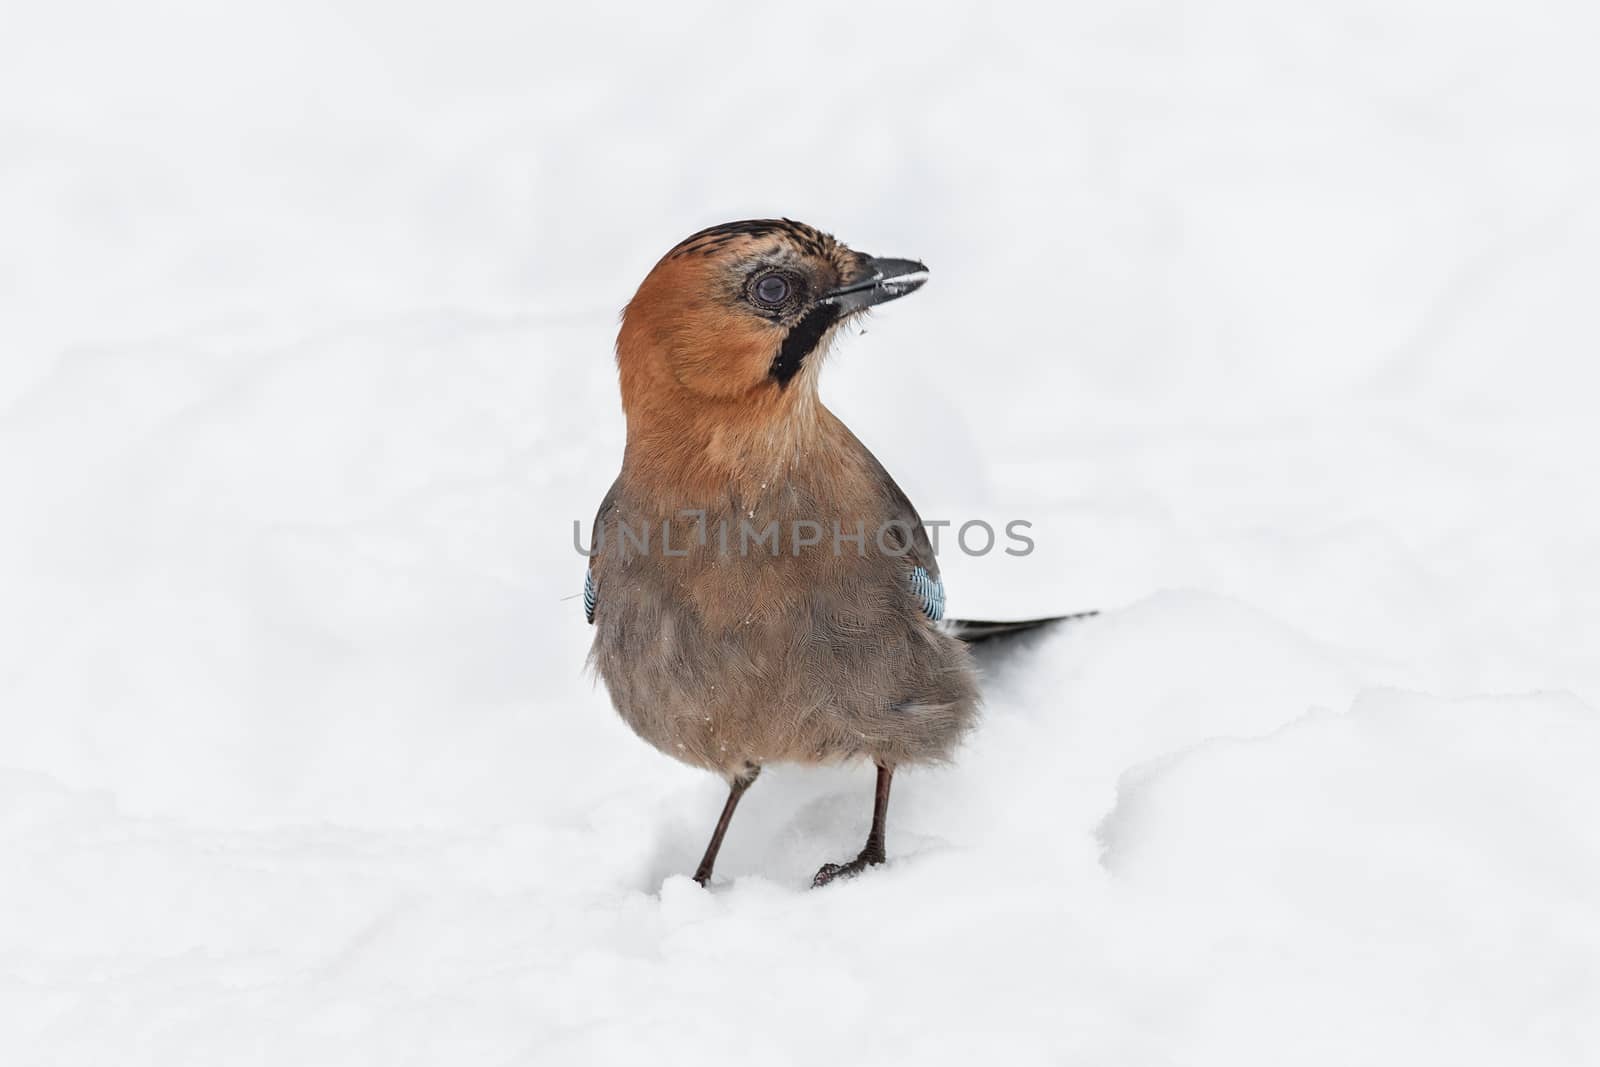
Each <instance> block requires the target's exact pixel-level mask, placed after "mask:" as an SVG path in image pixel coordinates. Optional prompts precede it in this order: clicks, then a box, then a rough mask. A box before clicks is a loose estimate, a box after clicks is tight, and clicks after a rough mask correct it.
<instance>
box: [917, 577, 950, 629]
mask: <svg viewBox="0 0 1600 1067" xmlns="http://www.w3.org/2000/svg"><path fill="white" fill-rule="evenodd" d="M911 591H912V592H913V593H916V594H917V597H918V599H920V600H921V601H922V613H923V614H924V615H926V616H927V617H928V618H930V619H932V620H933V621H934V622H938V621H939V620H940V619H943V618H944V582H943V581H942V580H940V579H938V578H934V577H931V576H930V575H929V574H928V572H927V571H926V570H924V569H923V568H921V567H918V568H916V569H915V570H913V571H912V572H911Z"/></svg>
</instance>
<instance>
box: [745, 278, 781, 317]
mask: <svg viewBox="0 0 1600 1067" xmlns="http://www.w3.org/2000/svg"><path fill="white" fill-rule="evenodd" d="M790 288H791V287H790V285H789V279H788V278H785V277H784V276H783V275H781V274H763V275H762V276H761V277H759V278H757V279H756V283H755V284H754V285H752V286H751V287H750V295H751V296H753V297H754V298H755V301H756V303H758V304H760V305H761V306H762V307H764V308H769V309H771V308H779V307H782V306H783V302H784V301H785V300H788V299H789V290H790Z"/></svg>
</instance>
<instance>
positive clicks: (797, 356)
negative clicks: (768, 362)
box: [770, 304, 841, 386]
mask: <svg viewBox="0 0 1600 1067" xmlns="http://www.w3.org/2000/svg"><path fill="white" fill-rule="evenodd" d="M840 314H841V312H840V310H839V309H838V308H837V307H834V306H833V305H832V304H818V305H817V306H816V307H814V308H812V309H811V310H810V311H808V312H806V313H805V315H804V316H803V317H802V318H801V319H800V321H799V322H797V323H795V324H794V325H793V326H791V327H789V333H788V336H786V337H784V339H783V344H782V345H781V346H779V348H778V354H777V355H776V356H774V357H773V359H772V370H771V371H770V373H771V375H772V376H773V377H774V378H776V379H778V384H779V385H780V386H783V385H788V384H789V379H790V378H793V377H794V376H795V375H796V374H799V373H800V367H801V366H802V365H803V364H804V363H805V359H806V357H807V356H809V355H810V354H811V352H812V350H813V349H814V348H816V347H817V345H818V344H819V343H820V342H821V341H822V335H823V334H825V333H827V332H828V331H829V330H830V329H832V328H833V325H834V323H836V322H838V321H839V316H840Z"/></svg>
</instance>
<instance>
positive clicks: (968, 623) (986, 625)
mask: <svg viewBox="0 0 1600 1067" xmlns="http://www.w3.org/2000/svg"><path fill="white" fill-rule="evenodd" d="M1098 614H1100V613H1099V612H1098V611H1080V612H1078V613H1077V614H1075V615H1051V616H1049V617H1048V618H1043V619H1018V620H1016V621H1014V622H994V621H989V620H984V619H950V620H949V621H948V622H946V623H945V626H946V627H947V628H948V629H949V631H950V633H951V634H953V635H955V636H956V637H959V638H961V640H963V641H965V642H966V643H967V644H969V645H975V644H977V643H978V642H980V641H988V640H991V639H993V638H996V637H1012V636H1015V635H1016V634H1021V633H1027V632H1028V631H1029V630H1037V629H1039V628H1040V627H1043V626H1049V625H1050V624H1052V623H1057V622H1075V621H1077V620H1078V619H1088V618H1093V617H1094V616H1096V615H1098Z"/></svg>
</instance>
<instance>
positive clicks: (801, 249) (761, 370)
mask: <svg viewBox="0 0 1600 1067" xmlns="http://www.w3.org/2000/svg"><path fill="white" fill-rule="evenodd" d="M927 277H928V271H927V268H926V267H924V266H923V265H922V264H921V263H917V262H914V261H912V260H908V259H876V258H873V257H872V256H868V255H864V254H862V253H860V252H856V251H854V250H852V249H850V248H847V247H845V246H844V245H843V244H840V243H839V242H838V241H837V240H835V239H834V238H833V237H832V236H830V235H829V234H825V233H823V232H821V231H820V230H816V229H813V228H812V227H810V226H807V225H805V224H803V223H799V222H793V221H791V220H789V219H759V220H751V221H746V222H730V223H725V224H723V225H721V226H713V227H711V228H710V229H706V230H701V231H700V232H699V233H697V234H695V235H693V236H692V237H689V238H688V239H686V240H684V241H683V242H681V243H680V244H679V245H678V246H677V247H676V248H674V249H673V250H672V251H670V252H668V253H667V254H666V256H664V257H663V258H662V260H661V261H660V262H659V263H657V264H656V265H655V268H654V269H653V270H651V272H650V274H649V276H647V277H646V278H645V280H644V283H643V284H642V285H640V286H639V291H638V293H637V294H636V295H635V296H634V298H633V300H632V301H630V302H629V304H628V306H627V308H626V309H625V310H624V311H623V316H622V331H621V334H620V335H619V336H618V338H617V361H618V364H619V366H620V369H621V372H622V391H623V406H624V407H625V408H626V409H627V410H628V412H629V414H630V416H631V415H632V414H633V412H634V411H635V410H636V409H638V408H640V407H642V406H644V405H646V404H655V405H659V404H663V403H672V404H674V405H683V406H689V407H692V406H695V405H701V406H713V407H715V406H721V405H724V404H728V403H730V402H731V403H734V404H739V405H744V406H749V407H752V408H756V409H773V410H779V409H782V408H783V407H785V406H786V405H785V404H784V403H783V398H784V397H785V395H786V394H789V393H792V392H809V391H813V390H814V389H815V373H816V372H815V366H816V363H817V362H818V361H819V360H820V358H821V354H822V352H823V350H824V349H825V348H826V346H827V344H828V343H829V341H830V340H831V339H832V336H833V333H834V330H835V329H836V328H837V327H838V326H839V325H840V324H841V323H843V322H845V321H846V320H848V319H850V318H851V317H853V316H856V315H858V314H860V313H861V312H863V311H865V310H866V309H867V308H870V307H872V306H873V305H875V304H881V303H883V302H885V301H887V300H893V299H895V298H896V297H900V296H904V295H905V294H907V293H909V292H912V291H914V290H916V289H918V288H920V287H921V286H922V284H923V282H925V281H926V280H927ZM668 394H672V395H670V396H669V395H668Z"/></svg>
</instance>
